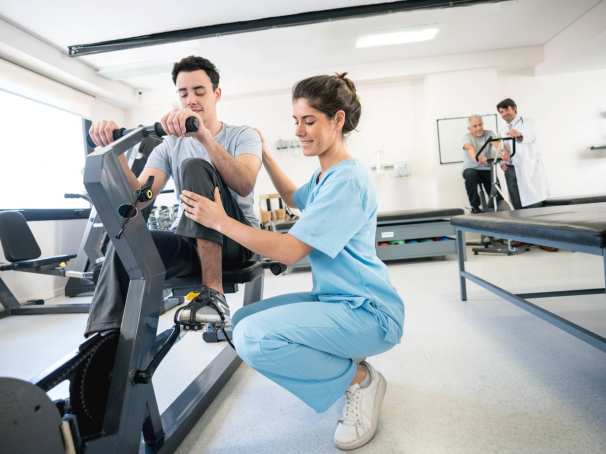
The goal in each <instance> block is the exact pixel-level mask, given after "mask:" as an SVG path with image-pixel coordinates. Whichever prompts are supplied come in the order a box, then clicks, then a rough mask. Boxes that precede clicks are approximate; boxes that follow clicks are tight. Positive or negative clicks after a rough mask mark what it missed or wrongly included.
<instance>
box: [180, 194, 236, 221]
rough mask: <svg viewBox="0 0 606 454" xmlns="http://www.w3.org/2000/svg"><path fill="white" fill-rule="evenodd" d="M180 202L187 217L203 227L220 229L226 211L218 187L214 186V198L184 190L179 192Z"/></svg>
mask: <svg viewBox="0 0 606 454" xmlns="http://www.w3.org/2000/svg"><path fill="white" fill-rule="evenodd" d="M181 202H182V203H181V205H182V206H183V213H184V214H185V216H187V217H188V218H189V219H192V220H193V221H196V222H197V223H198V224H202V225H203V226H204V227H208V228H210V229H213V230H217V231H220V229H221V225H222V224H223V221H224V220H225V218H226V217H227V213H225V209H224V208H223V203H222V202H221V193H220V191H219V188H218V187H215V200H210V199H209V198H206V197H204V196H201V195H200V194H196V193H195V192H191V191H185V190H184V191H182V192H181Z"/></svg>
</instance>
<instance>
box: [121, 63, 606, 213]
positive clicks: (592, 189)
mask: <svg viewBox="0 0 606 454" xmlns="http://www.w3.org/2000/svg"><path fill="white" fill-rule="evenodd" d="M352 77H353V78H354V80H355V74H352ZM605 80H606V71H591V72H583V73H572V74H550V75H541V76H533V75H530V74H524V73H520V72H518V73H514V72H498V71H497V70H495V69H478V70H470V71H455V72H442V73H436V74H430V75H427V76H426V77H423V78H413V79H404V80H397V81H383V82H376V81H375V82H372V83H369V82H361V83H359V84H358V92H359V95H360V98H361V100H362V105H363V113H362V120H361V122H360V125H359V127H358V132H354V133H353V134H352V135H351V136H350V138H349V148H350V151H351V152H352V153H353V154H354V155H355V156H356V157H357V158H359V159H361V160H362V161H363V162H365V163H367V164H368V165H369V167H370V166H371V165H373V164H375V163H376V160H377V157H376V156H377V155H376V153H377V151H378V150H383V162H386V163H391V162H394V161H402V160H406V161H408V163H409V168H410V171H411V174H410V176H409V177H405V178H395V177H393V176H390V175H389V174H379V175H377V176H376V184H377V187H378V196H379V205H380V209H381V210H382V211H390V210H397V209H413V208H434V207H463V206H467V205H468V202H467V199H466V195H465V191H464V188H463V180H462V177H461V165H460V164H449V165H440V164H439V155H438V145H437V134H436V119H438V118H444V117H458V116H465V115H469V114H472V113H493V112H495V105H496V103H497V102H498V101H500V100H501V99H503V98H505V97H512V98H514V99H515V100H516V102H517V103H518V105H519V106H520V112H521V113H522V114H524V115H526V116H528V117H532V118H533V119H534V120H535V123H536V128H537V134H538V137H539V146H540V147H541V149H542V151H543V154H544V159H545V162H546V166H547V170H548V172H549V180H550V184H551V187H552V194H553V195H579V194H588V193H597V192H606V180H605V179H604V178H603V175H604V171H605V170H606V153H605V152H600V151H589V147H590V146H591V145H600V144H603V143H606V119H605V118H604V117H603V116H601V112H606V84H604V81H605ZM170 102H173V100H170V101H169V102H168V103H167V105H168V104H170ZM169 108H170V106H169ZM164 110H166V107H165V106H163V105H162V104H160V103H156V104H154V105H153V106H150V107H149V108H145V109H142V110H141V111H142V112H145V117H146V118H145V119H144V121H143V120H142V122H145V121H151V118H157V117H158V116H160V115H161V114H162V113H161V112H163V111H164ZM291 113H292V112H291V106H290V96H289V92H288V91H287V90H283V91H279V92H275V93H268V94H259V95H257V96H254V95H247V96H242V97H236V98H233V97H232V98H226V99H224V100H222V101H221V103H220V117H221V118H222V119H223V120H225V121H227V122H230V123H234V124H249V125H252V126H255V127H258V128H260V129H261V130H262V131H263V132H264V133H265V135H266V137H267V139H268V142H269V143H270V144H274V143H275V141H276V140H277V139H278V138H282V139H291V138H294V135H293V122H292V120H291ZM131 115H132V117H131V118H132V119H135V118H137V117H139V115H137V113H134V115H133V113H132V112H131ZM140 118H143V115H141V116H140ZM464 133H465V131H461V135H463V134H464ZM275 155H276V157H277V158H278V160H279V161H280V163H281V164H282V165H283V166H284V168H285V169H286V170H287V172H288V173H289V174H290V175H292V178H293V179H294V180H295V181H296V182H297V183H303V182H304V181H306V179H307V178H308V177H309V175H310V174H311V173H312V172H313V170H314V169H315V167H316V165H317V163H316V161H315V160H314V159H313V158H304V157H302V156H301V154H300V151H299V150H296V151H292V150H287V151H275ZM265 192H274V189H273V187H272V185H271V182H270V181H269V178H268V177H267V175H266V174H265V172H264V171H262V173H261V175H260V176H259V180H258V183H257V188H256V193H257V194H259V193H265Z"/></svg>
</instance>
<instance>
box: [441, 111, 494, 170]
mask: <svg viewBox="0 0 606 454" xmlns="http://www.w3.org/2000/svg"><path fill="white" fill-rule="evenodd" d="M473 115H475V114H473ZM477 115H479V116H480V117H482V118H484V117H494V122H495V125H496V131H495V133H496V134H497V137H498V136H499V119H498V118H497V114H494V113H492V114H488V113H487V114H477ZM470 116H471V114H470V115H467V116H465V117H445V118H438V119H437V120H436V130H437V133H438V158H439V159H440V164H444V165H446V164H460V163H461V162H463V159H460V160H458V161H443V160H442V144H441V142H440V122H441V121H445V120H462V119H467V118H469V117H470ZM463 134H464V133H463ZM463 134H461V136H462V135H463Z"/></svg>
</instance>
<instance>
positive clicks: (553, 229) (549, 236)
mask: <svg viewBox="0 0 606 454" xmlns="http://www.w3.org/2000/svg"><path fill="white" fill-rule="evenodd" d="M450 222H451V223H452V225H454V226H456V227H461V228H469V229H476V230H481V231H486V232H492V233H502V234H504V236H505V237H507V235H512V236H517V237H524V238H527V239H528V241H529V242H532V240H533V239H544V240H549V241H560V242H565V243H569V244H578V245H583V246H590V247H598V248H604V247H606V203H587V204H581V205H562V206H552V207H541V208H528V209H524V210H515V211H499V212H497V213H482V214H474V215H465V216H455V217H453V218H452V219H451V220H450Z"/></svg>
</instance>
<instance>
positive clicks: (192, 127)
mask: <svg viewBox="0 0 606 454" xmlns="http://www.w3.org/2000/svg"><path fill="white" fill-rule="evenodd" d="M199 127H200V122H199V121H198V119H197V118H196V117H189V118H188V119H187V120H185V131H187V132H196V131H197V130H198V128H199ZM131 131H132V129H126V128H119V129H114V131H113V132H112V138H113V139H114V140H118V139H120V138H122V137H124V136H125V135H127V134H128V133H130V132H131ZM143 135H144V136H145V137H147V136H151V135H154V136H158V137H163V136H165V135H166V132H165V131H164V129H163V128H162V124H160V123H159V122H156V123H154V124H153V125H151V126H145V127H144V128H143ZM86 143H87V145H88V146H89V147H90V148H95V146H96V145H95V143H94V142H93V140H92V139H91V138H90V135H89V134H87V135H86Z"/></svg>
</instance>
